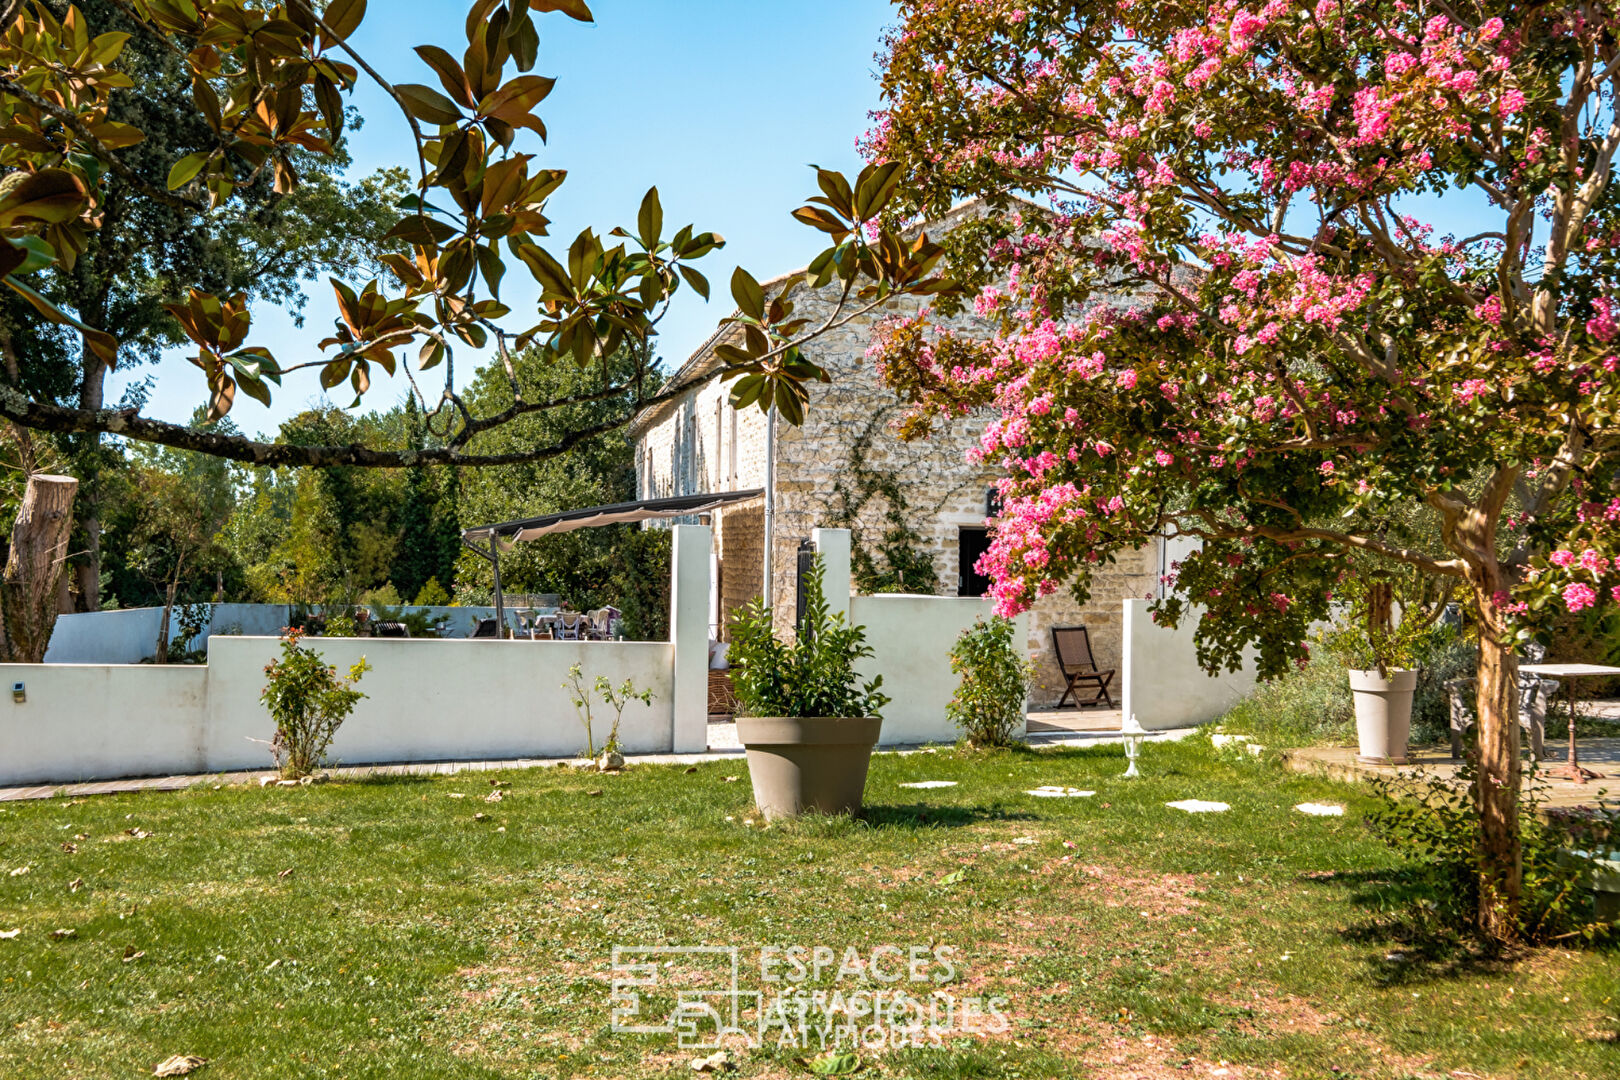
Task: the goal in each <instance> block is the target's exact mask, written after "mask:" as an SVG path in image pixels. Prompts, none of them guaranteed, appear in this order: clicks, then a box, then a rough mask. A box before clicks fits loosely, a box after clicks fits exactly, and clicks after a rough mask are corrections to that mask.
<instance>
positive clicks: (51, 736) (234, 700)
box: [0, 525, 710, 785]
mask: <svg viewBox="0 0 1620 1080" xmlns="http://www.w3.org/2000/svg"><path fill="white" fill-rule="evenodd" d="M674 540H675V549H674V558H673V560H672V561H673V564H674V565H673V568H672V571H673V574H674V581H673V582H672V588H671V593H672V601H671V606H672V610H671V616H670V626H671V631H672V640H671V641H667V642H666V641H657V642H640V641H580V642H574V641H529V640H525V639H519V640H514V641H501V640H494V639H481V640H468V639H465V638H463V639H444V640H440V639H432V638H423V639H407V638H311V639H308V640H307V642H306V644H307V646H308V647H309V648H312V649H314V650H315V651H317V652H319V653H320V654H321V655H322V656H323V657H324V658H325V660H326V662H327V663H329V664H333V665H335V666H336V667H338V668H339V669H340V670H343V671H346V670H347V669H348V668H349V666H350V665H351V664H353V663H354V662H355V661H356V660H358V659H359V658H360V657H361V656H362V655H363V656H365V657H366V659H367V661H368V662H369V663H370V664H371V667H372V670H371V671H369V672H367V673H366V675H365V677H364V678H363V679H362V680H361V682H360V687H359V688H360V690H361V691H363V692H364V693H365V694H366V697H365V699H364V700H362V701H361V702H360V703H359V704H358V705H357V706H356V707H355V710H354V713H353V714H352V715H351V716H350V717H349V719H348V720H347V721H346V722H345V723H344V725H343V727H342V728H341V729H339V731H338V734H337V738H336V739H335V740H334V741H333V744H332V747H331V750H330V753H329V757H330V759H331V761H332V763H333V764H339V765H365V764H380V763H385V762H399V761H455V760H462V761H468V760H480V759H499V758H518V757H538V758H549V757H572V756H574V755H575V754H578V753H580V752H581V751H582V750H583V749H584V748H585V729H584V727H583V725H582V724H581V722H580V719H579V716H578V713H577V712H576V711H575V709H574V706H573V704H572V702H571V700H570V698H569V694H568V692H567V691H566V690H565V689H563V683H564V682H565V681H566V680H567V678H568V670H569V668H570V666H571V665H573V664H575V663H578V664H579V665H580V667H581V669H582V670H581V675H582V679H583V681H584V683H585V684H586V686H587V687H588V686H590V685H591V684H593V683H594V682H595V681H596V678H597V676H599V675H600V676H605V677H606V678H607V679H608V680H609V681H610V682H611V683H612V684H613V685H614V686H618V685H619V684H620V683H621V682H623V681H624V680H625V679H630V680H631V681H632V682H633V683H635V685H636V688H637V689H650V690H652V691H653V694H654V697H653V700H652V703H651V704H650V705H643V704H640V703H632V704H631V705H629V706H628V707H627V708H626V709H625V711H624V720H623V724H622V726H621V728H620V731H619V737H620V741H621V742H622V743H623V745H624V749H625V750H626V751H627V752H629V753H633V754H648V753H667V752H669V751H671V750H675V751H679V752H694V751H702V750H704V749H706V747H707V735H708V732H707V720H708V666H709V613H708V607H709V545H710V533H709V530H708V529H707V528H706V527H702V526H696V525H679V526H676V527H675V537H674ZM253 606H254V607H260V608H264V609H267V610H268V611H270V612H274V611H280V612H282V613H283V617H284V613H285V610H286V609H285V608H281V607H279V606H277V605H253ZM221 607H222V608H225V607H227V606H226V605H221ZM449 610H453V611H455V612H456V613H457V614H458V615H461V616H463V617H466V618H468V619H469V620H470V618H471V612H472V611H473V610H474V609H469V608H456V609H449ZM124 614H128V615H130V616H132V617H131V618H129V619H116V618H115V619H108V618H107V616H108V615H113V616H117V615H124ZM159 614H160V612H159V611H158V609H147V610H146V611H135V612H128V613H123V612H97V613H94V615H93V617H94V618H96V619H97V620H99V625H102V626H114V627H117V628H120V630H121V632H122V633H123V639H127V640H128V641H129V642H131V643H133V642H135V641H137V640H138V638H139V637H143V636H144V634H145V632H146V628H147V626H149V627H150V630H151V632H152V634H153V635H154V638H155V634H156V630H157V622H156V619H157V617H158V615H159ZM227 617H228V615H227ZM143 621H144V623H145V624H146V625H142V623H143ZM58 625H59V626H60V625H61V623H60V622H59V624H58ZM92 625H94V624H92ZM229 625H230V624H228V623H225V624H221V622H220V621H218V620H216V623H215V630H216V633H215V634H214V635H213V636H212V637H211V638H210V639H209V640H208V663H207V664H206V665H163V666H158V665H153V664H140V663H134V662H132V663H128V664H106V663H102V664H93V665H92V664H68V663H48V664H0V682H3V683H4V685H3V686H0V694H4V698H3V700H0V785H15V784H56V783H63V784H65V783H74V782H79V781H87V780H109V779H114V778H118V777H126V776H153V775H167V774H177V773H211V772H222V771H226V770H235V769H253V768H267V767H269V766H270V765H271V756H270V750H269V745H268V744H269V742H270V739H271V737H272V736H273V734H274V727H273V725H272V723H271V721H270V718H269V715H268V713H266V712H265V709H264V706H263V705H262V704H261V703H260V701H259V694H260V692H261V691H262V690H263V689H264V685H265V675H264V668H265V665H266V664H268V663H269V662H270V661H271V660H272V659H273V658H274V657H275V656H277V655H278V654H279V651H280V641H279V639H278V638H277V637H273V636H257V637H248V636H236V635H233V634H222V633H218V632H217V631H218V630H220V629H224V628H226V627H227V626H229ZM237 625H240V622H239V623H238V624H237ZM131 627H133V628H134V629H130V628H131ZM278 629H279V627H278ZM75 637H77V630H76V629H74V630H73V631H72V632H71V633H70V635H69V637H68V638H66V639H64V640H65V641H71V640H73V639H74V638H75ZM121 640H122V639H121ZM75 647H78V646H75ZM97 647H98V648H100V649H102V650H104V651H105V650H110V649H113V648H115V647H117V648H121V647H123V646H121V645H118V644H117V642H114V643H112V644H108V642H107V641H106V640H105V639H104V640H102V641H101V642H100V643H99V645H98V646H97ZM131 648H133V646H131ZM144 655H150V649H147V650H146V652H145V653H144ZM138 658H139V657H137V659H138ZM17 682H21V683H23V684H24V686H25V695H26V701H24V702H22V703H17V702H15V701H13V700H12V698H11V696H10V695H9V694H8V693H4V692H5V691H8V690H9V689H10V687H11V685H12V684H14V683H17ZM612 723H613V714H612V710H611V709H609V708H607V707H606V706H601V705H595V704H593V725H592V726H593V734H594V738H595V743H596V745H597V746H598V747H600V746H601V745H602V742H603V741H604V740H605V739H606V738H607V735H608V733H609V731H610V729H611V727H612Z"/></svg>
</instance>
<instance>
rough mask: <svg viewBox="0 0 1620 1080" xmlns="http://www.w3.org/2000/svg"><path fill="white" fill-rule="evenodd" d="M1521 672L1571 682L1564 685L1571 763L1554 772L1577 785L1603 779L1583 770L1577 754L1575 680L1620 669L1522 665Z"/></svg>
mask: <svg viewBox="0 0 1620 1080" xmlns="http://www.w3.org/2000/svg"><path fill="white" fill-rule="evenodd" d="M1519 671H1520V673H1522V674H1524V673H1527V674H1530V675H1545V676H1547V677H1549V678H1554V679H1567V680H1569V681H1568V682H1566V683H1565V684H1564V685H1565V687H1566V688H1567V692H1566V695H1565V701H1567V702H1568V704H1569V762H1568V764H1566V765H1564V766H1563V768H1562V769H1554V770H1553V772H1554V773H1561V774H1562V775H1565V776H1568V777H1569V778H1570V779H1571V780H1573V781H1575V782H1576V783H1577V784H1584V783H1586V782H1587V781H1588V780H1599V779H1602V777H1603V774H1602V773H1598V772H1593V771H1592V770H1591V769H1583V768H1581V763H1580V759H1579V758H1577V757H1576V754H1575V680H1576V679H1589V678H1594V677H1596V676H1599V675H1620V667H1608V666H1606V665H1603V664H1520V665H1519Z"/></svg>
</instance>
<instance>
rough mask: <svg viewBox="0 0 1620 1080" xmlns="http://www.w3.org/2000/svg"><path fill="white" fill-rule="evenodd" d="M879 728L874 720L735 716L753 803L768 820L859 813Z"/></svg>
mask: <svg viewBox="0 0 1620 1080" xmlns="http://www.w3.org/2000/svg"><path fill="white" fill-rule="evenodd" d="M882 727H883V721H882V720H881V719H880V718H878V717H875V716H851V717H827V716H809V717H792V716H739V717H737V738H738V739H739V740H740V741H741V742H742V744H743V747H744V749H746V750H747V752H748V775H749V778H750V779H751V780H753V783H754V802H755V803H757V804H758V805H759V809H760V811H761V812H762V813H764V815H765V817H766V818H767V819H769V820H773V821H774V820H775V819H777V818H786V817H796V816H798V815H799V814H802V813H806V812H810V811H813V812H816V813H822V814H843V813H853V812H855V811H856V810H859V809H860V808H861V793H862V792H863V791H865V789H866V767H867V765H868V764H869V763H870V762H871V760H872V747H873V746H875V745H877V741H878V732H879V731H880V730H881V729H882Z"/></svg>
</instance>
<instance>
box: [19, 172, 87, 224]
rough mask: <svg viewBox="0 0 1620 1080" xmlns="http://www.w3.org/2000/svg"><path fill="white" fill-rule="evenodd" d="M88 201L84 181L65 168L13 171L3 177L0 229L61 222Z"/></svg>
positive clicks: (81, 211)
mask: <svg viewBox="0 0 1620 1080" xmlns="http://www.w3.org/2000/svg"><path fill="white" fill-rule="evenodd" d="M89 202H90V198H89V196H88V195H87V194H86V193H85V190H84V182H83V181H81V180H80V179H79V178H78V177H77V176H74V175H73V174H72V173H70V172H68V171H67V170H66V169H41V170H40V171H39V172H14V173H12V174H10V175H9V176H7V177H6V178H5V179H4V180H3V181H0V229H9V228H12V227H14V226H18V225H21V226H26V227H32V226H34V225H41V224H43V225H61V224H63V223H65V222H69V221H72V220H73V219H75V218H77V217H78V216H79V215H80V214H81V213H83V212H84V208H85V207H86V206H88V205H89Z"/></svg>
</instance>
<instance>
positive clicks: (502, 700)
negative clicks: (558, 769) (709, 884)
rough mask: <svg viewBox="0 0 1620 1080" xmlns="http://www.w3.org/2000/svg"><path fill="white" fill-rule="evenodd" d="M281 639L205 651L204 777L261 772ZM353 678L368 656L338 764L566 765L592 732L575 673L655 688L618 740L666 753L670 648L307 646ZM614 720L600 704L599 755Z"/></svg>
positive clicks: (588, 680) (340, 642)
mask: <svg viewBox="0 0 1620 1080" xmlns="http://www.w3.org/2000/svg"><path fill="white" fill-rule="evenodd" d="M279 644H280V643H279V642H278V641H277V640H276V639H275V638H234V637H218V638H215V639H214V640H213V641H212V642H210V643H209V648H208V672H209V675H208V694H209V710H210V717H209V721H210V722H209V725H208V739H207V744H206V747H207V759H208V771H215V770H219V769H240V768H255V767H263V766H264V765H265V764H266V763H267V761H268V760H269V757H268V752H267V750H266V748H265V747H264V746H263V745H261V744H257V743H254V742H253V741H252V740H253V739H260V740H267V739H268V737H269V736H268V735H267V734H266V730H267V727H268V725H269V719H268V717H267V715H266V713H265V711H264V706H263V705H261V704H260V702H259V692H260V691H261V690H262V689H263V688H264V682H265V678H264V666H265V664H267V663H269V662H270V660H271V659H272V658H273V657H274V656H275V655H277V653H278V650H279ZM308 645H309V647H311V648H314V649H316V650H317V651H319V652H320V653H321V655H322V656H324V657H325V658H326V662H327V663H329V664H332V665H335V666H336V667H337V668H338V670H339V671H344V672H346V671H347V670H348V668H349V666H350V665H351V664H353V663H354V662H355V661H356V660H358V659H359V658H360V657H361V656H365V658H366V660H367V661H368V662H369V663H370V664H371V666H372V669H373V670H371V671H369V672H367V673H366V675H365V677H364V678H363V679H362V680H361V681H360V689H361V690H362V691H363V692H364V693H365V694H366V698H365V700H363V701H361V702H360V703H359V704H358V705H356V706H355V710H354V713H353V715H351V716H350V717H349V719H348V720H347V721H346V722H345V723H344V725H343V727H342V728H341V729H340V730H339V731H338V735H337V738H336V739H335V740H334V741H333V743H332V748H331V750H330V751H329V754H328V756H329V758H330V759H331V761H332V762H333V763H334V764H339V765H345V764H360V763H370V762H388V761H450V760H456V759H463V760H467V759H478V758H515V757H570V756H572V755H574V754H576V753H580V752H582V751H583V750H584V748H585V729H584V726H583V725H582V724H581V723H580V720H579V717H578V715H577V713H576V712H575V710H574V707H573V705H572V703H571V702H570V701H569V698H568V694H567V692H566V691H564V690H563V689H562V685H563V683H564V682H565V681H566V680H567V677H568V669H569V666H570V665H572V664H575V663H578V664H579V665H580V666H581V668H582V669H583V670H582V675H583V680H584V682H585V685H586V686H587V687H588V686H590V685H591V684H592V683H593V682H595V680H596V677H597V676H598V675H605V676H607V678H608V679H609V680H610V681H611V682H612V683H613V685H615V686H617V685H618V684H619V683H620V682H622V681H623V680H624V679H626V678H629V679H632V680H633V681H634V682H635V684H636V686H637V687H638V688H650V689H651V690H652V691H653V693H654V695H655V696H654V698H653V703H652V705H651V706H650V707H649V706H646V705H642V704H641V703H640V702H635V703H632V704H631V705H630V706H629V707H628V708H626V709H625V711H624V724H623V726H622V727H621V728H620V731H619V738H620V740H621V741H622V742H623V743H624V747H625V750H626V751H628V752H630V753H638V754H647V753H660V752H667V751H668V750H669V749H670V700H671V695H670V689H671V687H670V651H671V647H670V645H669V644H667V643H664V642H618V641H523V640H518V641H486V640H479V641H456V640H448V641H435V640H429V639H423V640H410V639H400V638H315V639H311V640H310V641H309V642H308ZM612 721H613V717H612V712H611V710H607V709H606V708H605V707H603V706H599V705H595V704H594V703H593V723H592V728H593V733H594V735H595V741H596V745H597V747H598V748H600V747H601V745H602V742H603V740H604V739H605V738H606V737H607V734H608V730H609V728H610V727H611V726H612Z"/></svg>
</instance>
